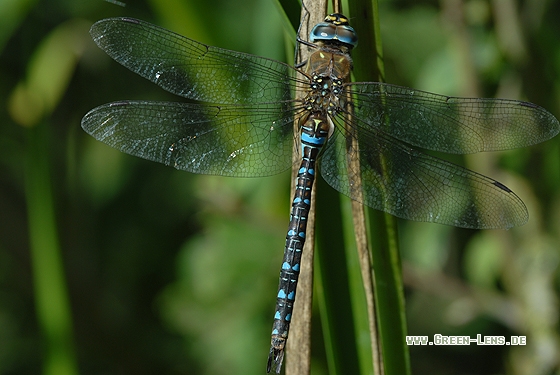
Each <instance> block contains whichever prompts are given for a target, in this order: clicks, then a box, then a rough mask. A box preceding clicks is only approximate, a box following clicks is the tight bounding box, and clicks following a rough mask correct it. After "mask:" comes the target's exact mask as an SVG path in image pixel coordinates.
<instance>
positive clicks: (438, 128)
mask: <svg viewBox="0 0 560 375" xmlns="http://www.w3.org/2000/svg"><path fill="white" fill-rule="evenodd" d="M347 88H348V90H349V91H350V92H351V93H352V97H353V100H354V103H355V107H354V114H355V116H356V117H358V118H359V119H360V120H361V123H360V126H362V127H364V128H365V129H367V130H373V129H381V130H382V131H383V132H385V133H386V134H389V135H391V136H392V137H394V138H397V139H400V140H401V141H404V142H406V143H409V144H411V145H414V146H418V147H422V148H425V149H429V150H436V151H442V152H447V153H454V154H468V153H475V152H480V151H493V150H506V149H513V148H518V147H524V146H529V145H532V144H536V143H539V142H543V141H545V140H547V139H550V138H552V137H554V136H555V135H556V134H558V132H559V131H560V124H559V123H558V120H557V119H556V118H555V117H554V116H553V115H552V114H550V113H549V112H547V111H546V110H545V109H543V108H541V107H539V106H537V105H535V104H532V103H528V102H522V101H516V100H505V99H469V98H456V97H450V96H443V95H438V94H432V93H429V92H425V91H420V90H414V89H410V88H406V87H400V86H394V85H388V84H383V83H376V82H369V83H351V84H349V85H348V86H347Z"/></svg>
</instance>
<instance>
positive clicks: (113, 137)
mask: <svg viewBox="0 0 560 375" xmlns="http://www.w3.org/2000/svg"><path fill="white" fill-rule="evenodd" d="M292 113H293V110H292V109H291V103H290V102H286V103H285V105H284V108H282V107H281V106H280V105H279V103H276V104H275V105H266V104H263V105H260V106H253V107H247V106H211V105H202V104H188V103H174V102H147V101H122V102H115V103H110V104H105V105H102V106H100V107H97V108H95V109H93V110H91V111H90V112H89V113H87V114H86V115H85V116H84V118H83V120H82V128H83V129H84V130H85V131H86V132H87V133H89V134H90V135H92V136H93V137H94V138H96V139H97V140H99V141H102V142H104V143H106V144H108V145H109V146H112V147H114V148H116V149H118V150H120V151H122V152H125V153H127V154H130V155H134V156H139V157H141V158H144V159H148V160H152V161H156V162H159V163H163V164H166V165H171V166H173V167H175V168H177V169H181V170H185V171H189V172H193V173H200V174H213V175H222V176H236V177H255V176H269V175H272V174H276V173H279V172H282V171H284V170H286V169H288V168H289V167H290V166H291V164H292V162H291V152H292V147H293V143H294V138H293V129H292V127H293V115H292Z"/></svg>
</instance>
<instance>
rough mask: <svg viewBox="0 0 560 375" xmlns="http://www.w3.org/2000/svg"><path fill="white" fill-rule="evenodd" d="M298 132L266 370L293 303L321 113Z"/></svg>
mask: <svg viewBox="0 0 560 375" xmlns="http://www.w3.org/2000/svg"><path fill="white" fill-rule="evenodd" d="M303 121H304V123H303V125H302V130H301V154H302V160H301V164H300V168H299V171H298V175H297V178H296V189H295V193H294V199H293V201H292V208H291V211H290V224H289V226H288V234H287V235H286V247H285V249H284V259H283V261H282V268H281V270H280V283H279V286H278V294H277V299H276V311H275V313H274V324H273V326H272V339H271V346H270V354H269V357H268V367H267V371H269V372H270V370H271V369H272V368H276V372H279V371H280V368H281V365H282V359H283V357H284V346H285V345H286V340H287V338H288V331H289V329H290V321H291V317H292V310H293V304H294V301H295V297H296V288H297V282H298V278H299V272H300V264H301V256H302V250H303V245H304V243H305V233H306V230H307V217H308V215H309V210H310V208H311V191H312V188H313V182H314V181H315V175H316V170H315V164H316V161H317V155H319V151H321V148H322V147H323V145H324V144H325V142H326V140H327V137H328V135H329V129H330V125H329V122H328V119H327V116H326V115H325V114H324V113H321V112H317V113H314V114H311V115H309V116H307V117H306V118H305V119H304V120H303Z"/></svg>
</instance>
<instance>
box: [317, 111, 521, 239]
mask: <svg viewBox="0 0 560 375" xmlns="http://www.w3.org/2000/svg"><path fill="white" fill-rule="evenodd" d="M356 122H357V120H354V121H353V123H354V124H355V123H356ZM341 126H342V124H340V123H339V124H337V127H336V130H335V132H334V134H333V136H332V137H331V138H330V139H329V141H328V143H327V145H326V146H325V150H324V152H323V154H322V155H321V159H320V170H321V175H322V176H323V178H324V179H325V180H326V181H327V183H328V184H329V185H331V186H332V187H333V188H335V189H336V190H338V191H340V192H341V193H343V194H345V195H347V196H349V197H350V198H352V199H354V200H357V201H359V202H362V203H363V204H365V205H367V206H370V207H372V208H375V209H378V210H382V211H385V212H388V213H390V214H392V215H395V216H398V217H401V218H404V219H409V220H416V221H426V222H434V223H440V224H447V225H453V226H457V227H463V228H510V227H513V226H518V225H522V224H524V223H525V222H526V221H527V220H528V213H527V209H526V207H525V205H524V204H523V202H522V201H521V199H519V197H517V195H515V193H513V192H512V191H511V190H509V189H508V188H507V187H505V186H504V185H502V184H501V183H499V182H497V181H495V180H493V179H491V178H488V177H486V176H483V175H481V174H478V173H475V172H473V171H470V170H468V169H465V168H462V167H460V166H458V165H455V164H452V163H449V162H446V161H444V160H440V159H437V158H435V157H432V156H429V155H426V154H423V153H421V152H419V151H417V150H415V149H412V148H410V147H408V146H406V145H404V144H403V143H401V142H400V141H398V140H395V139H393V138H391V137H390V136H387V135H386V134H383V133H381V132H379V131H376V130H372V131H364V130H363V129H359V130H358V131H357V134H356V135H355V138H356V139H357V141H358V145H359V146H358V148H354V149H352V150H351V151H350V152H348V151H347V149H346V144H347V139H346V137H345V136H344V134H343V133H342V131H341V129H343V128H341ZM350 160H352V161H354V162H357V163H358V167H357V168H349V167H348V164H347V163H348V161H350ZM360 187H361V188H360Z"/></svg>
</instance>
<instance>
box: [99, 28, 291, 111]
mask: <svg viewBox="0 0 560 375" xmlns="http://www.w3.org/2000/svg"><path fill="white" fill-rule="evenodd" d="M90 33H91V35H92V37H93V40H94V41H95V43H97V45H98V46H99V47H100V48H101V49H102V50H104V51H105V52H106V53H107V54H108V55H109V56H111V57H112V58H113V59H115V60H116V61H117V62H119V63H121V64H122V65H124V66H125V67H127V68H128V69H130V70H132V71H133V72H135V73H138V74H139V75H141V76H142V77H145V78H147V79H149V80H150V81H152V82H154V83H156V84H158V85H159V86H161V87H162V88H164V89H165V90H167V91H169V92H171V93H173V94H176V95H180V96H183V97H185V98H189V99H193V100H199V101H205V102H212V103H219V104H248V103H259V102H272V101H282V100H289V99H290V98H291V95H292V93H291V90H292V84H293V83H292V80H291V78H290V74H292V72H293V69H292V68H291V67H290V66H289V65H286V64H283V63H281V62H278V61H274V60H270V59H267V58H264V57H258V56H254V55H249V54H245V53H241V52H235V51H229V50H225V49H221V48H216V47H211V46H207V45H205V44H202V43H199V42H196V41H194V40H192V39H189V38H186V37H184V36H181V35H179V34H176V33H174V32H171V31H169V30H166V29H163V28H161V27H158V26H155V25H152V24H150V23H147V22H144V21H140V20H136V19H133V18H109V19H104V20H101V21H98V22H96V23H95V24H94V25H93V26H92V27H91V30H90Z"/></svg>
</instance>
